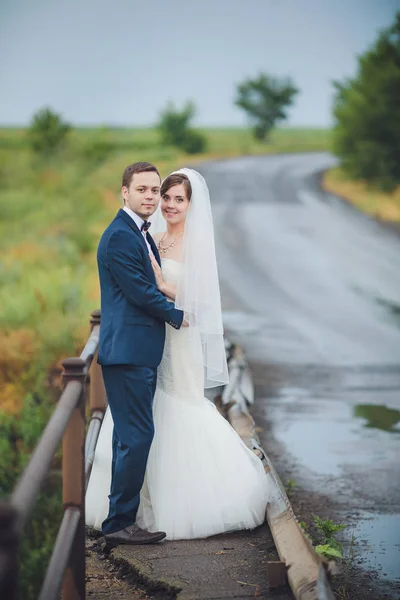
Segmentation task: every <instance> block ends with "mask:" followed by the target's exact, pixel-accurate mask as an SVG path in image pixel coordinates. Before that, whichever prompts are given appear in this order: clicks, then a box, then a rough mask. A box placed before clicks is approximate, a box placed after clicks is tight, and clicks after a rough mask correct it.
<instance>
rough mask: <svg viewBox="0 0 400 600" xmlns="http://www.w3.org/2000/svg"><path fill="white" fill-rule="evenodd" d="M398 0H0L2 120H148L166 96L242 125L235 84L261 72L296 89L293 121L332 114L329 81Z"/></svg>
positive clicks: (384, 22) (212, 119) (389, 17)
mask: <svg viewBox="0 0 400 600" xmlns="http://www.w3.org/2000/svg"><path fill="white" fill-rule="evenodd" d="M398 9H400V0H200V1H194V0H140V2H139V1H137V0H113V1H107V2H106V1H104V0H64V1H63V2H61V1H60V0H0V53H1V54H0V56H1V59H0V89H1V93H0V124H7V125H13V124H15V125H18V124H21V125H22V124H26V123H27V122H28V121H29V120H30V118H31V117H32V114H33V113H34V112H35V111H36V110H38V109H39V108H41V107H43V106H50V107H51V108H53V109H54V110H55V111H57V112H60V113H61V114H62V115H63V116H64V118H65V119H66V120H68V121H70V122H71V123H73V124H81V125H84V124H87V125H92V124H110V125H112V124H115V125H140V126H142V125H149V124H152V123H154V121H155V120H156V119H157V116H158V114H159V112H160V110H161V109H162V108H163V107H165V105H166V103H167V101H168V100H173V101H175V103H176V104H177V105H178V106H182V104H183V103H184V101H186V100H187V99H190V98H191V99H193V100H194V101H195V103H196V105H197V107H198V114H197V117H196V122H197V123H198V124H202V125H235V124H237V125H241V124H244V123H245V117H244V115H242V112H241V111H240V110H239V109H238V108H236V107H235V106H234V105H233V99H234V95H235V84H236V83H237V82H240V81H241V80H243V79H245V78H247V77H249V76H254V75H257V74H258V73H259V72H261V71H266V72H268V73H270V74H273V75H277V76H286V75H290V76H291V77H292V78H293V80H294V81H295V83H296V85H297V86H298V88H299V89H300V92H301V93H300V94H299V95H298V96H297V98H296V102H295V106H294V107H293V108H292V109H291V111H290V119H289V121H288V123H289V124H291V125H304V126H307V125H316V126H327V125H329V124H330V122H331V114H330V113H331V102H332V85H331V81H332V80H337V79H338V80H341V79H343V78H344V77H346V76H352V75H353V74H354V73H355V70H356V64H357V63H356V56H357V54H359V53H361V52H363V51H365V49H366V48H367V47H368V46H369V45H370V44H371V43H372V42H373V41H374V40H375V38H376V34H377V31H378V30H380V29H381V28H383V27H387V26H388V25H390V24H391V23H392V22H393V20H394V16H395V12H396V10H398Z"/></svg>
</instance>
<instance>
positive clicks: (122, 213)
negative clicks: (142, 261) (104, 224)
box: [117, 208, 161, 267]
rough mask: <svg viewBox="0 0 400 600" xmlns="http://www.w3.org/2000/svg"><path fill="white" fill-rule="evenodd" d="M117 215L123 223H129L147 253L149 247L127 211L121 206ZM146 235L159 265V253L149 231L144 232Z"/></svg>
mask: <svg viewBox="0 0 400 600" xmlns="http://www.w3.org/2000/svg"><path fill="white" fill-rule="evenodd" d="M117 217H121V219H123V220H124V221H125V223H127V224H128V225H129V227H130V228H131V229H132V230H133V231H134V232H135V233H136V234H137V235H138V236H139V237H140V239H141V241H142V244H144V247H145V248H146V253H148V250H149V249H148V247H147V246H146V241H145V239H144V237H143V234H142V232H141V231H140V229H139V227H138V226H137V225H136V223H135V221H134V220H133V219H131V217H130V216H129V215H128V213H126V212H125V211H124V210H122V208H120V209H119V211H118V213H117ZM146 237H147V241H148V242H149V244H150V247H151V249H152V250H153V254H154V256H155V257H156V261H157V262H158V264H159V265H160V267H161V259H160V254H159V252H158V248H157V246H156V243H155V241H154V240H153V238H152V237H151V235H150V234H149V233H147V234H146Z"/></svg>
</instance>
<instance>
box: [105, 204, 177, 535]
mask: <svg viewBox="0 0 400 600" xmlns="http://www.w3.org/2000/svg"><path fill="white" fill-rule="evenodd" d="M147 240H148V242H149V243H150V245H151V248H152V250H153V254H154V256H155V257H156V259H157V261H158V262H159V263H160V257H159V254H158V250H157V247H156V245H155V243H154V241H153V239H152V237H151V236H150V235H149V234H147ZM97 263H98V268H99V277H100V289H101V327H100V342H99V358H98V361H99V363H100V364H101V365H102V371H103V378H104V384H105V388H106V392H107V398H108V403H109V406H110V410H111V414H112V417H113V421H114V434H113V461H112V481H111V490H110V496H109V498H110V511H109V514H108V517H107V518H106V520H105V521H104V523H103V533H104V534H107V533H112V532H114V531H119V530H120V529H123V528H124V527H127V526H129V525H132V524H133V523H134V522H135V519H136V513H137V509H138V506H139V493H140V489H141V487H142V485H143V479H144V474H145V470H146V463H147V457H148V453H149V450H150V446H151V442H152V439H153V435H154V423H153V414H152V402H153V397H154V392H155V388H156V380H157V367H158V365H159V364H160V362H161V358H162V353H163V349H164V342H165V323H169V324H170V325H172V327H175V328H176V329H179V328H180V326H181V325H182V321H183V312H182V311H180V310H177V309H176V308H175V307H174V305H173V304H172V302H168V300H167V299H166V298H165V296H164V295H163V294H162V293H161V292H160V291H159V290H158V289H157V286H156V280H155V276H154V272H153V267H152V266H151V262H150V258H149V256H148V248H147V245H146V242H145V240H144V238H143V234H142V233H141V232H140V231H139V228H138V227H137V225H136V223H135V222H134V221H133V219H132V218H131V217H130V216H129V215H128V214H127V213H126V212H125V211H123V210H120V211H119V212H118V214H117V216H116V217H115V219H114V220H113V221H112V223H111V224H110V225H109V226H108V227H107V229H106V230H105V232H104V233H103V235H102V237H101V240H100V243H99V247H98V252H97Z"/></svg>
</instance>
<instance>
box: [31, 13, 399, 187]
mask: <svg viewBox="0 0 400 600" xmlns="http://www.w3.org/2000/svg"><path fill="white" fill-rule="evenodd" d="M333 86H334V90H335V93H334V101H333V116H334V127H333V151H334V153H335V154H336V155H337V156H338V157H339V158H340V160H341V163H342V168H343V169H344V171H345V173H346V174H347V175H348V176H350V177H351V178H355V179H363V180H365V181H366V182H368V183H370V184H374V185H376V186H378V187H380V188H382V189H385V190H391V189H393V188H394V187H396V186H397V185H398V184H400V11H399V12H398V13H397V14H396V17H395V21H394V23H393V24H392V26H391V27H389V28H387V29H385V30H384V31H382V32H381V33H379V35H378V37H377V40H376V41H375V42H374V43H373V44H372V46H371V47H370V48H369V49H368V50H367V51H366V52H365V53H364V54H362V55H361V56H360V57H359V58H358V68H357V73H356V75H355V76H354V77H353V78H350V79H346V80H344V81H341V82H338V81H336V82H333ZM298 93H299V90H298V89H297V87H296V86H295V84H294V82H293V81H292V80H291V79H290V78H279V77H273V76H271V75H269V74H267V73H261V74H259V75H258V76H256V77H254V78H249V79H246V80H245V81H243V82H241V83H239V84H238V85H237V88H236V97H235V99H234V103H235V105H236V106H237V107H239V108H240V109H242V110H243V111H244V112H245V114H246V115H247V118H248V122H249V124H250V126H251V128H252V132H253V135H254V137H255V138H256V139H257V140H259V141H261V142H267V141H268V137H269V135H270V133H271V131H272V130H273V129H274V127H276V126H277V124H279V123H280V122H283V121H284V120H285V119H286V118H287V113H288V109H289V108H290V107H291V106H292V104H293V102H294V100H295V97H296V95H297V94H298ZM195 113H196V107H195V105H194V103H193V102H188V103H187V104H186V105H185V106H184V107H183V108H182V109H181V110H179V109H178V108H176V107H175V106H174V105H173V104H172V103H170V104H168V106H167V107H166V108H165V110H164V111H163V112H162V113H161V115H160V118H159V121H158V123H157V125H156V127H157V129H158V131H159V133H160V141H161V142H162V143H163V144H164V145H167V146H174V147H177V148H179V149H181V150H183V151H184V152H186V153H187V154H201V153H203V152H205V151H206V148H207V140H206V138H205V136H204V135H203V134H202V133H201V132H200V131H199V130H197V129H195V128H194V127H193V118H194V116H195ZM69 130H70V126H69V125H68V124H66V123H64V122H63V120H62V118H61V117H60V116H59V115H57V114H55V113H54V112H53V111H52V110H50V109H48V108H45V109H43V110H41V111H39V112H38V113H37V114H36V115H35V116H34V118H33V121H32V123H31V126H30V128H29V131H28V137H29V142H30V144H31V147H32V149H33V150H34V151H35V152H37V153H40V154H45V155H50V154H52V153H54V151H55V150H57V148H59V147H61V146H62V145H63V143H64V142H65V140H66V138H67V136H68V132H69ZM96 144H97V145H96V147H95V148H92V149H91V152H92V153H94V154H95V155H96V154H98V155H99V156H101V155H102V154H105V153H106V152H107V148H104V147H103V146H104V144H105V142H104V141H103V142H101V141H98V142H97V143H96Z"/></svg>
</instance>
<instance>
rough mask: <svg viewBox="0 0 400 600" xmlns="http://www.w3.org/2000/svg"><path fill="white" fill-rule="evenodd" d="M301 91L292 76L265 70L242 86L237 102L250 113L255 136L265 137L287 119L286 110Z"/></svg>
mask: <svg viewBox="0 0 400 600" xmlns="http://www.w3.org/2000/svg"><path fill="white" fill-rule="evenodd" d="M297 93H298V90H297V88H296V87H295V86H294V84H293V83H292V81H291V80H290V79H289V78H287V79H279V78H276V77H271V76H270V75H267V74H265V73H261V74H260V75H259V76H258V77H256V78H255V79H247V80H246V81H244V82H243V83H240V84H239V85H238V87H237V97H236V100H235V104H236V106H239V107H240V108H243V110H244V111H245V112H247V114H248V116H249V118H250V122H251V123H252V124H253V131H254V136H255V138H256V139H258V140H265V139H266V138H267V137H268V134H269V133H270V131H271V130H272V129H273V127H274V126H275V125H276V123H277V122H278V121H282V120H283V119H286V118H287V114H286V110H285V109H286V108H287V107H289V106H291V105H292V104H293V100H294V97H295V95H296V94H297Z"/></svg>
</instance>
